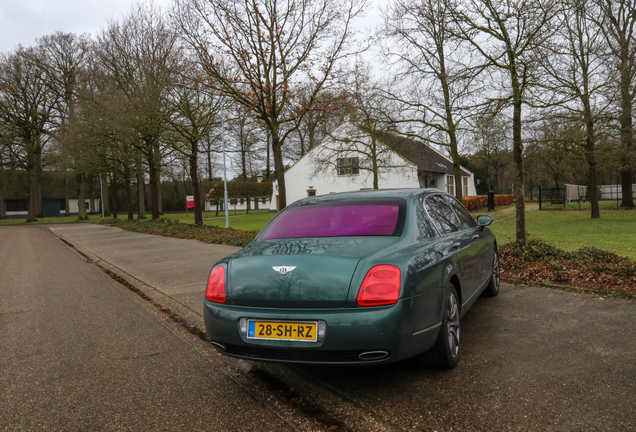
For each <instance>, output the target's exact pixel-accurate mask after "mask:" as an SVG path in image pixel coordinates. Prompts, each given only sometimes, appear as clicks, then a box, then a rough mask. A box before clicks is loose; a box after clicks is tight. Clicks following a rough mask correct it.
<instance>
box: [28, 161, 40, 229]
mask: <svg viewBox="0 0 636 432" xmlns="http://www.w3.org/2000/svg"><path fill="white" fill-rule="evenodd" d="M36 171H37V168H36V161H35V155H34V154H33V152H31V151H30V152H29V153H28V154H27V164H26V173H27V178H28V181H29V208H28V212H27V220H26V221H27V222H36V221H37V218H36V217H35V214H36V211H37V207H38V206H37V200H38V193H37V190H38V177H37V174H36Z"/></svg>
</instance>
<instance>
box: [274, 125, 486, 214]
mask: <svg viewBox="0 0 636 432" xmlns="http://www.w3.org/2000/svg"><path fill="white" fill-rule="evenodd" d="M371 155H375V159H376V165H377V169H376V171H377V174H378V188H379V189H394V188H423V187H427V188H436V189H439V190H443V191H446V192H448V193H450V194H453V195H454V194H455V177H454V175H453V162H452V160H451V159H449V158H448V157H446V156H444V155H443V154H442V153H440V152H439V151H437V150H435V149H433V148H431V147H429V146H428V145H426V144H424V143H422V142H419V141H415V140H413V139H410V138H409V137H407V136H403V135H399V134H394V133H384V134H381V135H379V136H378V137H376V139H375V142H374V140H372V138H371V136H370V135H369V134H368V133H366V132H364V131H362V130H361V129H359V128H358V127H356V126H354V125H353V124H351V123H344V124H342V125H341V126H339V127H338V128H337V129H336V130H335V131H334V132H332V133H331V134H330V135H329V136H327V137H326V138H325V139H323V140H322V142H321V143H320V144H319V145H317V146H316V147H314V148H313V149H312V150H311V151H309V152H308V153H307V154H306V155H305V156H303V157H302V158H301V159H300V160H299V161H298V162H296V163H295V164H294V165H293V166H292V167H291V168H289V169H288V170H287V171H286V172H285V185H286V187H287V204H291V203H292V202H294V201H297V200H299V199H301V198H305V197H308V196H315V195H326V194H332V193H338V192H349V191H357V190H366V189H373V177H374V176H373V171H374V170H373V168H372V160H373V157H371ZM461 174H462V184H461V187H462V188H463V189H462V193H463V195H464V196H471V195H476V192H475V179H474V175H473V173H471V172H470V171H468V170H467V169H465V168H463V167H462V168H461ZM278 208H279V205H278V183H277V182H276V181H274V183H273V188H272V200H271V206H270V211H277V210H278Z"/></svg>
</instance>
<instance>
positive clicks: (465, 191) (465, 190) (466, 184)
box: [462, 177, 468, 196]
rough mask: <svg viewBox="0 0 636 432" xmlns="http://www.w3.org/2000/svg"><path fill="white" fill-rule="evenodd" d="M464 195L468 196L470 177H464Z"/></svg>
mask: <svg viewBox="0 0 636 432" xmlns="http://www.w3.org/2000/svg"><path fill="white" fill-rule="evenodd" d="M462 183H463V187H462V196H468V177H462Z"/></svg>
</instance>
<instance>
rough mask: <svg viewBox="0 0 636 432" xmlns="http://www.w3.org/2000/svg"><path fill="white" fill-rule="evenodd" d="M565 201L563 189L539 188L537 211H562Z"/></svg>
mask: <svg viewBox="0 0 636 432" xmlns="http://www.w3.org/2000/svg"><path fill="white" fill-rule="evenodd" d="M565 201H566V196H565V188H553V189H543V188H539V210H561V209H564V208H565Z"/></svg>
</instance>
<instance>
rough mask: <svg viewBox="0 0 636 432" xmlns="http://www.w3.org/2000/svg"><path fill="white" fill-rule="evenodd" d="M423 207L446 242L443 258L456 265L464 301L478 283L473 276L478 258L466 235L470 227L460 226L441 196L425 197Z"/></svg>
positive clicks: (470, 295)
mask: <svg viewBox="0 0 636 432" xmlns="http://www.w3.org/2000/svg"><path fill="white" fill-rule="evenodd" d="M424 206H425V208H426V211H427V213H428V215H429V218H430V219H431V222H432V223H433V225H434V226H435V228H437V230H438V231H439V233H440V235H441V236H442V237H443V238H444V239H445V240H446V241H445V242H444V243H445V245H446V250H445V256H448V257H450V258H451V259H452V260H453V261H454V262H455V264H456V270H457V272H458V274H459V277H460V282H461V284H462V294H463V295H462V297H463V300H464V301H466V300H468V299H470V298H471V297H472V296H473V295H474V294H475V292H476V291H477V289H478V288H479V282H480V281H479V279H480V277H475V274H474V271H475V268H476V267H477V265H478V264H477V260H478V259H479V258H478V257H477V256H476V254H475V251H474V250H473V249H472V248H471V245H472V243H473V239H472V238H471V236H470V235H469V234H468V232H469V231H470V227H468V228H466V227H463V226H462V222H461V221H460V219H459V217H458V216H457V213H456V212H455V210H454V209H453V207H452V206H451V204H449V202H448V201H447V200H446V199H445V198H444V196H443V195H441V194H440V195H430V196H428V197H426V199H425V201H424Z"/></svg>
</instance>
